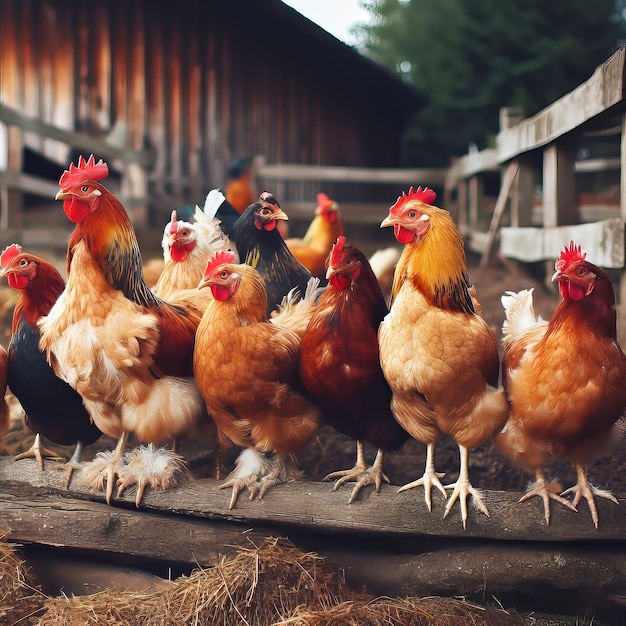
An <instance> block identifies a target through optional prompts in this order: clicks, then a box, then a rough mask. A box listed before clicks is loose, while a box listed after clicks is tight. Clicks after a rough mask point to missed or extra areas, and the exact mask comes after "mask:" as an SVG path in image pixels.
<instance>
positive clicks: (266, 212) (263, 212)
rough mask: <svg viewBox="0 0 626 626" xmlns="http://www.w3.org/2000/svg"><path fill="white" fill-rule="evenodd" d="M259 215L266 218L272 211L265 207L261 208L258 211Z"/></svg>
mask: <svg viewBox="0 0 626 626" xmlns="http://www.w3.org/2000/svg"><path fill="white" fill-rule="evenodd" d="M259 214H260V215H262V216H263V217H267V216H268V215H271V214H272V209H268V208H266V207H263V208H262V209H261V210H260V211H259Z"/></svg>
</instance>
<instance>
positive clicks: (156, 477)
mask: <svg viewBox="0 0 626 626" xmlns="http://www.w3.org/2000/svg"><path fill="white" fill-rule="evenodd" d="M124 461H125V464H124V465H123V466H122V468H121V470H120V472H119V479H118V488H117V497H118V498H119V497H120V496H121V495H122V493H124V490H125V489H127V488H128V487H129V486H130V485H133V484H135V485H137V496H136V498H135V505H136V506H139V505H140V504H141V500H142V498H143V494H144V492H145V490H146V487H148V486H149V487H151V488H152V489H153V490H155V491H165V490H166V489H171V488H172V487H177V486H178V485H180V484H182V483H183V482H185V481H186V480H187V479H188V478H189V477H190V474H189V471H188V469H187V466H186V464H185V461H184V459H183V458H182V457H181V456H180V455H179V454H176V452H174V451H173V450H167V449H165V448H160V449H158V450H157V449H156V448H155V447H154V445H153V444H149V445H148V446H139V448H137V449H135V450H133V451H132V452H129V453H127V454H126V455H125V457H124Z"/></svg>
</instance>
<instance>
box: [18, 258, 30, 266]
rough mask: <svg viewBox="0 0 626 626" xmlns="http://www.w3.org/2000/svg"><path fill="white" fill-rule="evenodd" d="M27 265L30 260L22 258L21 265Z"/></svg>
mask: <svg viewBox="0 0 626 626" xmlns="http://www.w3.org/2000/svg"><path fill="white" fill-rule="evenodd" d="M26 265H28V261H27V260H26V259H21V260H20V266H21V267H25V266H26Z"/></svg>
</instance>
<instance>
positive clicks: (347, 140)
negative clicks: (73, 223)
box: [0, 0, 417, 203]
mask: <svg viewBox="0 0 626 626" xmlns="http://www.w3.org/2000/svg"><path fill="white" fill-rule="evenodd" d="M273 4H275V5H280V3H271V2H248V3H243V4H242V2H241V1H240V0H235V1H233V2H205V1H204V0H188V1H187V2H182V3H181V2H167V1H165V0H153V1H149V0H137V1H135V2H130V3H129V2H126V1H125V0H106V1H102V2H91V3H87V2H79V3H76V2H74V1H73V0H0V45H1V46H2V48H1V52H2V54H1V55H0V77H1V79H0V102H2V103H3V104H5V105H7V106H10V107H14V108H15V109H17V110H19V111H21V112H23V113H24V114H28V115H29V116H32V117H34V118H39V119H40V120H41V121H43V122H47V123H49V124H53V125H56V126H58V127H60V128H62V129H68V130H79V131H83V132H88V133H92V134H94V135H96V136H98V137H100V138H104V137H106V138H107V139H108V141H110V142H112V143H114V144H116V145H118V146H120V147H121V146H124V147H126V148H130V149H134V150H140V149H142V148H146V147H148V146H151V147H152V148H154V149H155V150H156V153H157V157H156V163H155V165H154V168H153V170H152V171H151V174H150V182H151V188H152V189H153V190H154V191H155V192H156V193H157V195H160V196H161V197H162V198H163V199H164V201H165V203H167V202H174V201H180V202H199V201H201V200H202V198H203V197H204V193H206V191H207V190H208V189H210V188H211V187H214V186H218V185H222V184H224V178H225V174H226V170H227V165H228V163H229V161H230V160H231V158H232V157H233V156H241V155H244V154H246V155H250V156H252V155H255V154H262V155H264V156H265V158H266V159H267V161H268V162H269V163H307V164H322V163H323V164H329V163H330V164H334V165H340V166H341V165H343V166H367V167H395V166H397V165H398V164H399V162H400V155H399V149H398V146H399V145H400V135H401V131H402V125H403V123H404V117H406V114H405V115H404V116H402V115H393V114H388V115H384V114H381V109H380V107H381V106H384V105H381V102H382V101H383V98H382V97H380V95H376V94H374V95H371V94H370V96H369V97H368V95H367V92H368V85H367V84H366V81H364V80H363V77H362V76H357V77H354V76H351V73H350V71H349V69H346V67H345V65H346V63H347V64H348V65H349V62H350V59H344V60H343V61H342V63H343V65H342V63H339V62H338V63H336V64H332V63H331V64H330V65H329V64H328V63H322V62H321V61H319V59H318V56H317V52H318V51H316V54H311V47H312V44H313V47H315V46H314V44H315V41H312V42H308V43H307V39H306V37H305V36H303V33H302V32H295V31H296V30H297V29H293V28H290V27H289V24H288V23H287V22H280V21H278V20H276V19H275V18H276V15H278V14H279V13H280V11H284V9H281V8H280V6H279V8H278V9H277V8H276V6H273ZM281 28H282V31H281ZM283 31H284V32H283ZM303 32H304V31H303ZM313 39H315V38H313ZM330 43H332V42H330ZM322 47H323V46H322ZM330 48H332V45H330ZM334 52H339V53H340V54H338V57H337V58H343V57H344V56H345V55H344V54H341V52H342V50H341V49H340V50H338V51H335V50H327V51H326V52H325V54H326V55H328V54H332V53H334ZM343 52H345V53H348V51H347V50H346V51H343ZM348 56H349V55H348ZM357 65H358V63H357ZM392 95H393V94H392ZM377 98H378V102H376V99H377ZM388 100H389V101H391V104H390V105H389V106H390V110H391V111H393V107H394V106H396V105H395V104H394V103H393V98H392V97H390V98H388ZM416 106H417V105H416ZM23 141H24V145H25V146H27V147H28V148H31V149H33V150H36V151H42V152H43V153H44V154H45V155H46V156H47V157H49V158H50V159H52V160H54V161H55V162H58V163H59V164H62V165H66V164H67V162H68V156H69V155H70V150H69V148H68V146H66V145H63V144H60V143H58V142H56V141H54V140H51V139H42V138H41V137H38V136H37V135H34V134H32V133H26V134H25V136H24V137H23ZM13 158H17V157H13ZM363 193H367V190H365V191H364V192H363Z"/></svg>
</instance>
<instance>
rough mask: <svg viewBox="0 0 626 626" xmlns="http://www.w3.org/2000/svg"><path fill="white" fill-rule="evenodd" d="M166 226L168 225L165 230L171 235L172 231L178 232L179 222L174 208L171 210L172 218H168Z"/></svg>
mask: <svg viewBox="0 0 626 626" xmlns="http://www.w3.org/2000/svg"><path fill="white" fill-rule="evenodd" d="M167 226H168V229H167V232H168V233H169V234H170V235H173V234H174V233H176V232H178V226H179V222H178V220H177V219H176V209H174V210H173V211H172V219H170V221H169V224H168V225H167Z"/></svg>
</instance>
